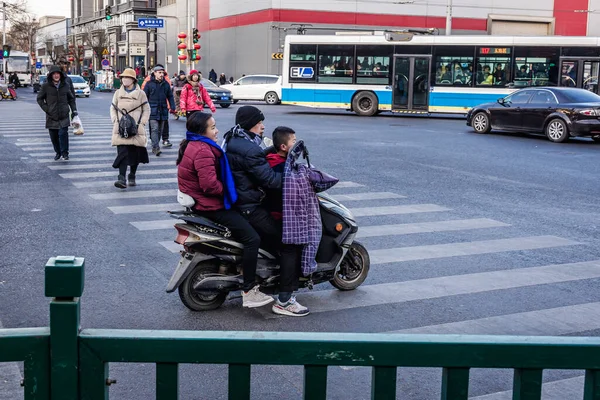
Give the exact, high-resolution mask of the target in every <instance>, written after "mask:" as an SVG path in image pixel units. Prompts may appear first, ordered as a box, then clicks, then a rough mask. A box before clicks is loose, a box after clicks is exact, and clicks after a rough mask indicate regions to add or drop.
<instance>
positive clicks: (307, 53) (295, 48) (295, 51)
mask: <svg viewBox="0 0 600 400" xmlns="http://www.w3.org/2000/svg"><path fill="white" fill-rule="evenodd" d="M316 59H317V46H316V45H314V44H290V61H315V60H316Z"/></svg>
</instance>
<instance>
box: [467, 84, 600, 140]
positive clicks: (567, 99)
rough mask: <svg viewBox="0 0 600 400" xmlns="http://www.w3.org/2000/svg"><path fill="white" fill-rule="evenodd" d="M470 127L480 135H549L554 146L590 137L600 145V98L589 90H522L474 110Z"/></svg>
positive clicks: (563, 88)
mask: <svg viewBox="0 0 600 400" xmlns="http://www.w3.org/2000/svg"><path fill="white" fill-rule="evenodd" d="M467 125H468V126H471V127H473V130H474V131H475V132H477V133H488V132H490V131H491V130H493V129H498V130H504V131H516V132H527V133H541V134H545V135H546V136H547V137H548V139H550V140H551V141H553V142H559V143H560V142H564V141H566V140H568V139H569V137H571V136H587V137H591V138H592V139H593V140H594V141H597V142H600V96H598V95H597V94H595V93H592V92H590V91H587V90H585V89H576V88H567V87H541V88H528V89H520V90H517V91H516V92H514V93H512V94H510V95H509V96H506V97H504V98H500V99H498V101H497V102H496V103H486V104H481V105H479V106H477V107H473V108H472V109H471V110H469V112H468V114H467Z"/></svg>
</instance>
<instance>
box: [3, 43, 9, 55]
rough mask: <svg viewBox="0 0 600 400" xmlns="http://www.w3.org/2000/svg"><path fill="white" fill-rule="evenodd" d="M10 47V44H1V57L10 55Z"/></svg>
mask: <svg viewBox="0 0 600 400" xmlns="http://www.w3.org/2000/svg"><path fill="white" fill-rule="evenodd" d="M10 49H11V46H10V44H5V45H3V46H2V57H4V58H8V57H10Z"/></svg>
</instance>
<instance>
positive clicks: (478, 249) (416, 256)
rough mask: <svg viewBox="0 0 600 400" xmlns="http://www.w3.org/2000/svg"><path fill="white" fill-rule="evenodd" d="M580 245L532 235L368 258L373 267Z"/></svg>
mask: <svg viewBox="0 0 600 400" xmlns="http://www.w3.org/2000/svg"><path fill="white" fill-rule="evenodd" d="M577 244H581V243H579V242H575V241H573V240H569V239H563V238H560V237H557V236H530V237H516V238H510V239H494V240H480V241H474V242H462V243H446V244H434V245H427V246H411V247H397V248H390V249H382V250H372V251H370V252H369V256H370V257H371V265H377V264H388V263H397V262H404V261H418V260H431V259H435V258H445V257H458V256H471V255H477V254H490V253H501V252H504V251H520V250H535V249H545V248H548V247H559V246H573V245H577Z"/></svg>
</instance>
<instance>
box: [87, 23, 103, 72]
mask: <svg viewBox="0 0 600 400" xmlns="http://www.w3.org/2000/svg"><path fill="white" fill-rule="evenodd" d="M83 40H84V42H85V43H87V45H88V46H89V47H91V48H92V50H94V57H96V59H97V60H98V65H100V63H101V62H102V52H103V51H104V49H107V48H108V45H109V43H108V33H107V32H106V29H105V28H100V29H94V28H92V27H88V28H86V29H85V30H84V32H83Z"/></svg>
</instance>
